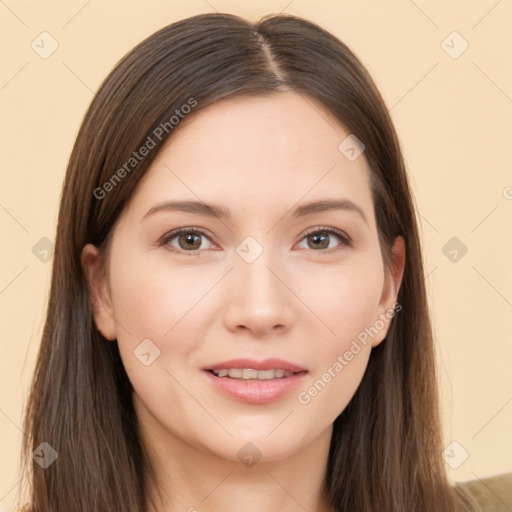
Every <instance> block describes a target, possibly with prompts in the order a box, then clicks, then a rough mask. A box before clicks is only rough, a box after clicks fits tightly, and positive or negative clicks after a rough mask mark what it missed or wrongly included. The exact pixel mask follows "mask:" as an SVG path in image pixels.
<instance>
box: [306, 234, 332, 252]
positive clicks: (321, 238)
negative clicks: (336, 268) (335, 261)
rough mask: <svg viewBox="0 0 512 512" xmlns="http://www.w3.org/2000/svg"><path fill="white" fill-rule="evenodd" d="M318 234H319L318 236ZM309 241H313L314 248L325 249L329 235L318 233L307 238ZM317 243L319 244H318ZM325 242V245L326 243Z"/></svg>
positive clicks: (327, 245)
mask: <svg viewBox="0 0 512 512" xmlns="http://www.w3.org/2000/svg"><path fill="white" fill-rule="evenodd" d="M319 233H320V234H319ZM308 239H309V240H310V241H314V244H313V245H314V247H316V248H320V249H327V248H328V247H329V235H327V234H325V233H323V232H322V231H318V232H316V233H313V234H311V235H309V236H308ZM317 242H320V243H319V244H318V243H317ZM326 242H327V243H326Z"/></svg>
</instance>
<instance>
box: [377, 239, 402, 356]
mask: <svg viewBox="0 0 512 512" xmlns="http://www.w3.org/2000/svg"><path fill="white" fill-rule="evenodd" d="M404 268H405V241H404V239H403V237H401V236H397V237H396V238H395V241H394V243H393V247H392V249H391V268H390V269H389V270H387V272H386V276H385V279H384V287H383V289H382V295H381V298H380V301H379V316H378V318H377V319H376V321H375V325H374V329H375V330H377V331H378V333H377V334H376V335H375V336H374V337H373V339H372V347H376V346H377V345H378V344H379V343H380V342H381V341H383V340H384V339H385V338H386V335H387V333H388V329H389V324H390V322H391V319H392V318H393V317H394V316H395V313H396V312H398V311H400V309H402V305H401V304H397V303H396V301H397V297H398V291H399V290H400V285H401V284H402V277H403V275H404ZM382 324H383V325H382ZM381 327H382V328H381Z"/></svg>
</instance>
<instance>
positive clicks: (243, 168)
mask: <svg viewBox="0 0 512 512" xmlns="http://www.w3.org/2000/svg"><path fill="white" fill-rule="evenodd" d="M347 135H349V133H348V132H347V131H346V129H345V128H344V127H343V126H342V125H340V124H339V123H337V122H335V121H334V120H333V119H332V117H331V116H330V115H329V113H328V112H326V111H325V110H324V109H323V108H322V107H321V106H320V105H318V104H317V103H315V102H314V101H313V100H311V99H309V98H308V99H307V101H306V100H305V98H304V97H302V96H299V95H297V94H295V93H293V92H285V93H279V94H275V95H273V96H267V97H251V98H247V97H245V98H235V99H228V100H224V101H222V102H219V103H216V104H214V105H213V106H210V107H208V108H206V109H205V110H203V111H200V112H198V113H197V114H196V115H194V116H193V117H192V116H191V118H190V119H187V120H186V122H184V123H183V125H182V126H180V127H179V130H177V131H176V133H174V134H173V137H171V139H170V140H169V143H168V144H167V145H166V146H165V147H164V148H163V149H162V150H161V151H160V153H159V155H158V156H157V158H156V160H155V161H154V162H153V164H152V165H151V167H150V169H149V170H148V172H147V174H146V175H145V176H144V178H143V179H142V180H141V182H140V183H139V185H138V187H137V189H136V191H135V192H134V194H133V195H132V197H131V199H130V201H129V203H128V205H127V207H126V208H125V209H124V211H123V212H122V214H121V216H120V218H119V222H118V224H117V225H116V227H115V230H114V235H113V238H112V243H111V245H110V247H109V258H108V263H107V268H106V269H105V270H106V272H103V271H102V270H103V268H102V266H101V262H100V259H99V254H98V250H97V248H96V247H94V246H93V245H90V244H89V245H87V246H85V247H84V249H83V253H82V264H83V267H84V270H85V272H86V276H87V279H88V282H89V285H90V289H91V294H92V299H93V302H94V304H95V320H96V324H97V327H98V329H99V330H100V331H101V332H102V333H103V335H104V336H105V337H106V338H107V339H109V340H115V339H117V340H118V344H119V350H120V353H121V357H122V360H123V364H124V366H125V369H126V371H127V372H128V376H129V378H130V380H131V382H132V384H133V387H134V390H135V393H134V401H135V406H136V410H137V414H138V417H139V419H140V422H141V428H142V436H143V440H144V442H145V443H146V444H147V446H148V449H149V451H150V454H151V457H152V461H153V463H154V464H155V467H156V470H157V477H158V482H159V487H160V489H161V491H162V493H163V495H164V497H165V498H166V499H167V500H168V502H169V503H170V504H172V505H169V506H168V507H165V506H164V505H163V504H162V505H161V506H162V508H160V510H189V511H193V510H200V511H218V510H225V511H228V512H229V511H235V510H236V511H239V510H244V511H247V512H252V511H258V512H259V511H261V510H267V511H278V510H279V511H281V512H288V511H296V510H298V509H300V507H303V508H304V509H305V510H309V511H320V510H327V507H326V506H325V503H324V498H323V495H322V486H323V483H324V480H325V468H326V461H327V455H328V450H329V443H330V438H331V433H332V424H333V422H334V420H335V419H336V417H337V416H338V415H339V414H340V413H341V412H342V411H343V410H344V408H345V407H346V405H347V404H348V402H349V401H350V399H351V398H352V396H353V395H354V393H355V391H356V389H357V387H358V386H359V384H360V382H361V379H362V377H363V374H364V372H365V369H366V365H367V362H368V358H369V355H370V351H371V349H372V347H374V346H376V345H378V344H379V343H381V342H382V340H383V339H384V337H385V335H386V332H387V328H388V325H389V322H387V323H386V324H385V326H384V327H383V328H382V329H380V331H379V332H378V334H377V335H375V336H374V337H373V338H370V339H369V340H368V343H367V344H366V345H363V344H361V343H360V344H359V345H360V348H361V350H360V351H359V352H358V353H357V355H354V357H353V358H352V360H351V361H349V362H347V364H346V366H344V367H343V369H342V371H340V372H338V373H335V377H333V378H331V380H330V382H329V383H328V384H327V385H326V386H325V387H324V388H323V389H322V390H321V392H318V393H317V394H316V396H314V397H311V400H310V401H309V403H307V404H303V403H300V402H299V401H298V393H299V392H301V391H306V392H307V390H308V388H310V387H311V386H312V384H313V383H314V382H315V381H317V380H318V379H321V378H322V375H323V374H324V373H325V372H326V371H327V370H328V368H330V367H331V368H332V367H333V364H334V363H335V361H336V360H337V358H338V356H340V355H341V356H343V354H344V353H345V352H346V351H347V350H349V349H350V347H351V344H352V342H353V341H354V340H355V339H356V337H357V336H358V334H360V333H361V332H362V331H364V330H365V328H367V327H369V326H372V325H375V323H376V321H377V320H378V319H379V318H382V317H379V315H382V314H385V313H386V312H389V311H390V310H392V308H393V305H394V304H395V302H396V296H397V293H398V289H399V286H400V282H401V278H402V273H403V267H404V258H405V249H404V243H403V240H402V238H400V237H399V238H397V239H396V241H395V244H394V247H393V253H392V257H393V265H392V268H390V269H385V268H384V265H383V260H382V254H381V250H380V247H379V243H378V232H377V227H376V220H375V213H374V208H373V202H372V197H371V192H370V186H369V167H368V163H367V161H366V159H365V157H364V153H363V155H362V156H360V157H359V158H357V159H356V160H355V161H349V160H348V159H347V158H346V157H345V156H344V155H343V154H342V153H341V152H340V151H339V150H338V145H339V144H340V142H341V141H342V140H344V139H345V137H347ZM119 186H122V184H121V185H119ZM198 198H200V200H201V201H204V202H206V203H215V204H219V205H222V206H223V207H225V208H229V210H230V211H231V218H229V219H224V220H221V219H219V218H216V217H207V216H204V215H199V214H194V213H188V212H179V211H166V210H162V211H159V212H157V213H153V214H151V215H148V216H146V217H145V215H146V213H147V212H148V211H149V210H150V209H151V208H152V207H154V206H155V205H157V204H159V203H161V202H164V201H168V200H171V199H173V200H177V199H180V200H185V199H191V200H198ZM341 198H343V199H348V200H350V201H352V202H353V203H355V204H356V205H357V206H358V207H359V208H360V209H361V211H362V212H363V214H364V217H365V219H366V220H364V219H363V216H362V215H360V214H359V213H357V212H356V211H354V210H351V209H339V210H329V211H324V212H317V213H314V214H311V215H307V216H304V217H297V218H295V217H293V216H292V214H291V212H292V210H293V209H294V208H296V207H297V206H298V205H301V204H304V203H306V202H310V201H313V200H318V199H341ZM182 227H195V228H202V229H203V230H204V231H206V232H207V235H206V236H202V235H200V237H199V240H198V242H197V245H196V247H199V252H198V253H196V254H194V255H190V252H189V253H187V252H186V251H187V249H186V247H187V245H186V240H183V238H184V237H181V245H180V237H179V236H176V237H174V238H172V239H171V240H169V241H168V242H167V243H166V244H165V243H164V244H163V245H159V243H158V241H159V240H160V239H161V238H162V237H163V236H164V235H165V234H167V233H169V232H171V231H172V230H174V229H177V228H182ZM325 227H328V228H333V229H337V230H339V231H341V232H342V233H344V234H346V235H348V236H349V237H350V239H351V240H352V243H351V244H350V245H347V244H345V243H343V241H342V240H341V239H338V238H337V237H336V236H335V235H328V236H327V240H326V241H325V242H324V244H325V245H322V244H320V248H318V243H319V242H316V244H317V245H315V241H314V240H311V238H312V237H308V236H307V234H308V232H310V231H311V232H317V234H318V231H321V229H320V228H325ZM317 228H318V229H317ZM315 230H316V231H315ZM247 236H251V237H253V238H254V239H255V240H256V241H257V242H258V243H259V244H260V246H261V247H262V249H263V252H262V254H261V255H260V256H259V257H258V258H257V259H256V260H255V261H254V262H252V263H248V262H246V261H245V260H244V259H243V258H241V257H240V256H239V255H238V254H237V252H236V248H237V246H238V245H239V244H240V243H241V242H242V241H243V240H244V239H245V237H247ZM199 244H200V245H199ZM172 248H174V249H175V250H176V251H180V252H172ZM329 251H330V252H329ZM144 339H150V340H151V341H152V342H153V343H154V344H155V345H156V346H158V348H159V349H160V356H159V357H158V358H157V359H156V360H155V361H154V362H153V363H152V364H151V365H149V366H145V365H144V364H142V363H141V362H140V360H139V359H137V358H136V357H135V356H134V350H135V349H136V347H137V346H138V345H139V344H140V343H141V342H142V340H144ZM352 346H353V345H352ZM235 357H248V358H253V359H257V360H263V359H266V358H268V357H278V358H281V359H285V360H287V361H291V362H293V363H296V364H298V365H300V366H302V367H304V368H306V369H307V370H308V374H307V375H306V378H305V379H304V385H301V386H300V387H299V388H298V389H296V390H293V391H292V392H290V393H288V394H287V395H285V396H284V397H282V398H280V399H279V400H277V401H275V402H273V403H271V404H266V405H261V404H258V405H254V404H246V403H241V402H239V401H236V400H234V399H232V398H229V397H227V396H225V395H224V394H221V393H220V392H219V391H218V390H216V389H215V388H214V387H213V386H212V385H211V383H210V382H209V381H208V379H206V378H205V375H204V372H203V370H202V369H201V368H203V367H205V366H206V365H208V364H213V363H217V362H221V361H225V360H228V359H232V358H235ZM331 373H332V371H331ZM248 442H251V443H252V444H253V445H254V446H256V447H257V449H258V450H259V452H260V453H261V456H262V457H261V459H260V460H259V461H258V462H257V463H256V464H255V465H254V466H252V467H248V466H246V465H244V464H243V463H242V462H241V461H240V460H239V459H238V457H237V453H238V451H239V450H240V449H241V448H242V447H243V446H244V445H245V444H246V443H248ZM298 504H300V506H299V505H298Z"/></svg>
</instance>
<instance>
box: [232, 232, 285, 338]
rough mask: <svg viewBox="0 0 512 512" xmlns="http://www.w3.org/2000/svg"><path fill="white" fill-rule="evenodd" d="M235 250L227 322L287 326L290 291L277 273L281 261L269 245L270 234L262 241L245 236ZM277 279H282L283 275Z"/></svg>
mask: <svg viewBox="0 0 512 512" xmlns="http://www.w3.org/2000/svg"><path fill="white" fill-rule="evenodd" d="M236 252H237V254H236V255H235V260H234V269H233V272H232V279H233V281H232V286H233V288H232V290H231V292H232V293H231V294H230V295H231V301H232V302H231V304H230V305H229V308H228V311H229V314H228V321H229V323H231V324H232V325H231V326H232V327H234V326H235V325H236V326H238V325H244V326H245V327H248V328H250V329H253V330H259V331H261V330H265V329H267V328H268V329H270V328H272V327H274V326H276V325H280V326H287V325H288V324H289V323H290V321H291V315H292V310H291V304H290V292H289V290H287V288H286V286H284V285H283V283H282V282H281V281H280V279H279V278H278V277H277V276H280V274H281V273H282V270H280V269H282V268H283V265H282V264H281V263H282V262H280V261H279V257H278V254H277V253H278V251H277V250H276V248H273V247H272V246H271V237H268V238H266V239H265V240H264V241H258V240H256V239H255V238H253V237H246V239H244V240H243V241H242V242H241V243H240V244H239V246H238V247H237V249H236ZM281 279H283V281H286V279H285V278H284V276H283V277H281Z"/></svg>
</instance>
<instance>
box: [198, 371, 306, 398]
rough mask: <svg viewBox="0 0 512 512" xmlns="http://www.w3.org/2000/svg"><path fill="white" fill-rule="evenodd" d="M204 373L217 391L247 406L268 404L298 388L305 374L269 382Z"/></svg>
mask: <svg viewBox="0 0 512 512" xmlns="http://www.w3.org/2000/svg"><path fill="white" fill-rule="evenodd" d="M205 373H206V376H207V377H208V379H209V380H210V382H211V383H212V384H213V385H214V386H215V387H216V388H217V389H219V390H220V391H222V392H223V393H225V394H226V395H228V396H230V397H231V398H234V399H235V400H238V401H240V402H245V403H248V404H269V403H271V402H275V401H276V400H279V399H280V398H282V397H283V396H284V395H286V394H287V393H289V392H290V391H291V390H292V389H295V388H296V387H297V386H299V384H300V383H301V382H302V380H303V379H304V377H305V376H306V373H307V372H306V371H304V372H300V373H294V374H293V375H290V376H289V377H283V378H281V379H270V380H257V379H250V380H242V379H231V378H230V377H216V376H215V375H214V374H213V373H211V372H209V371H206V370H205Z"/></svg>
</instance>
